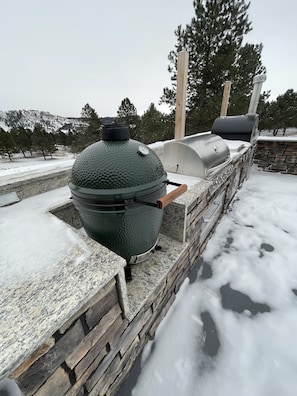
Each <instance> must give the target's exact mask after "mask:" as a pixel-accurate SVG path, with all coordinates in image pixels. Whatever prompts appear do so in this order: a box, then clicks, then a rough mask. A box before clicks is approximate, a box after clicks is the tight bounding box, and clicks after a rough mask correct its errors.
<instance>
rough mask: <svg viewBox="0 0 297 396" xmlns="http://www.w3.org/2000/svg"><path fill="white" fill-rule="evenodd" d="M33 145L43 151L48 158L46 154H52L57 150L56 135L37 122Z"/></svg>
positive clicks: (35, 148)
mask: <svg viewBox="0 0 297 396" xmlns="http://www.w3.org/2000/svg"><path fill="white" fill-rule="evenodd" d="M32 147H33V149H34V150H36V151H41V153H42V155H43V157H44V159H46V155H48V154H50V156H52V154H53V153H54V152H55V151H56V147H55V137H54V135H53V134H52V133H47V132H46V131H45V130H44V128H43V127H42V126H41V125H39V124H36V125H35V127H34V130H33V134H32Z"/></svg>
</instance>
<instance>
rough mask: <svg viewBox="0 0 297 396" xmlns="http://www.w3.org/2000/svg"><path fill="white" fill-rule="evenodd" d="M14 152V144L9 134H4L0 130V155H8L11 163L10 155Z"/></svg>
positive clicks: (0, 129)
mask: <svg viewBox="0 0 297 396" xmlns="http://www.w3.org/2000/svg"><path fill="white" fill-rule="evenodd" d="M14 151H15V144H14V141H13V139H12V137H11V135H10V133H9V132H5V131H4V130H3V129H2V128H0V155H2V156H5V155H8V158H9V160H10V161H12V153H14Z"/></svg>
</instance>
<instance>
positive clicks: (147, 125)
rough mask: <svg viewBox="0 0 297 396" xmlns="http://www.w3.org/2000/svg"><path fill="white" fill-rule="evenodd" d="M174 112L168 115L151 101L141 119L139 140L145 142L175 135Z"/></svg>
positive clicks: (170, 137)
mask: <svg viewBox="0 0 297 396" xmlns="http://www.w3.org/2000/svg"><path fill="white" fill-rule="evenodd" d="M173 117H174V116H173V114H171V115H166V114H163V113H162V112H160V111H159V110H157V109H156V106H155V105H154V103H151V104H150V106H149V108H148V110H147V111H145V112H144V114H143V116H142V117H141V120H140V128H139V140H141V141H142V142H143V143H145V144H149V143H153V142H156V141H158V140H164V139H172V138H173V137H174V118H173Z"/></svg>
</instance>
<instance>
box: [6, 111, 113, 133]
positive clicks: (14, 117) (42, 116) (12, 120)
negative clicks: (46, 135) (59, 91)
mask: <svg viewBox="0 0 297 396" xmlns="http://www.w3.org/2000/svg"><path fill="white" fill-rule="evenodd" d="M113 120H114V118H113V117H104V118H102V123H103V124H107V123H110V122H112V121H113ZM35 124H40V125H42V126H43V128H44V129H45V130H46V131H47V132H60V131H62V132H65V133H68V132H69V131H74V130H75V129H77V128H78V127H80V126H82V125H84V122H83V121H82V120H81V118H78V117H62V116H58V115H53V114H51V113H49V112H47V111H39V110H9V111H0V127H1V128H2V129H4V130H5V131H9V130H10V129H11V128H17V127H23V128H26V129H31V130H32V131H33V129H34V127H35Z"/></svg>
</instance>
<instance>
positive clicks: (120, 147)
mask: <svg viewBox="0 0 297 396" xmlns="http://www.w3.org/2000/svg"><path fill="white" fill-rule="evenodd" d="M166 179H167V174H166V172H165V170H164V168H163V165H162V163H161V161H160V159H159V157H158V156H157V154H156V153H155V152H154V151H153V150H151V149H150V148H149V147H147V146H146V145H144V144H142V143H140V142H138V141H136V140H132V139H129V130H128V128H127V127H125V126H123V125H109V126H105V127H104V128H103V131H102V140H101V141H99V142H96V143H94V144H92V145H91V146H89V147H87V148H86V149H85V150H83V151H82V152H81V153H80V154H79V156H78V158H77V159H76V161H75V162H74V164H73V167H72V175H71V181H70V188H72V189H74V190H76V191H81V192H83V190H85V189H86V190H85V192H87V193H91V191H90V190H91V189H92V190H96V194H98V193H99V194H108V193H113V194H121V193H125V192H128V190H131V189H132V190H135V191H136V190H142V189H146V188H151V187H153V186H155V185H156V184H158V183H160V182H163V181H165V180H166ZM98 190H100V191H98ZM94 193H95V191H94Z"/></svg>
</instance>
